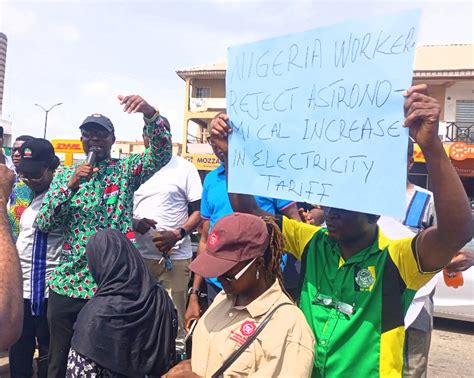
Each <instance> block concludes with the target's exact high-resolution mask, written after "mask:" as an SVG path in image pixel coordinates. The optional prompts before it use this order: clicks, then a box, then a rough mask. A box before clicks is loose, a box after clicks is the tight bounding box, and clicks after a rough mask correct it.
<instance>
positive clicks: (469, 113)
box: [456, 100, 474, 124]
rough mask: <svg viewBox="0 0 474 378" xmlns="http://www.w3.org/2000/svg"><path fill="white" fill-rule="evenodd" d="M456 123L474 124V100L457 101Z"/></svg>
mask: <svg viewBox="0 0 474 378" xmlns="http://www.w3.org/2000/svg"><path fill="white" fill-rule="evenodd" d="M456 123H470V124H472V123H474V100H457V101H456Z"/></svg>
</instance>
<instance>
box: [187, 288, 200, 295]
mask: <svg viewBox="0 0 474 378" xmlns="http://www.w3.org/2000/svg"><path fill="white" fill-rule="evenodd" d="M191 294H196V295H197V296H198V297H199V296H200V295H201V290H199V289H196V288H195V287H190V288H189V290H188V295H191Z"/></svg>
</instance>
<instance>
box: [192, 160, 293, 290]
mask: <svg viewBox="0 0 474 378" xmlns="http://www.w3.org/2000/svg"><path fill="white" fill-rule="evenodd" d="M255 200H256V202H257V204H258V206H259V207H260V208H261V209H262V210H263V211H266V212H267V213H271V214H275V213H276V211H277V210H279V211H282V210H284V209H286V208H287V207H288V206H290V205H292V204H293V203H294V202H292V201H287V200H282V199H276V198H268V197H260V196H255ZM233 212H234V210H233V209H232V206H231V204H230V201H229V196H228V194H227V179H226V176H225V168H224V164H221V165H220V166H219V167H217V168H216V169H214V170H213V171H211V172H209V173H208V174H207V176H206V178H205V179H204V184H203V188H202V198H201V217H203V218H204V219H209V222H210V227H209V231H211V230H212V227H214V224H215V223H216V222H217V221H218V220H219V219H220V218H222V217H224V216H226V215H229V214H232V213H233ZM284 257H285V259H286V256H284ZM206 281H208V282H211V283H212V284H214V285H215V286H217V287H219V288H222V287H221V285H220V284H219V282H218V281H217V279H215V278H206Z"/></svg>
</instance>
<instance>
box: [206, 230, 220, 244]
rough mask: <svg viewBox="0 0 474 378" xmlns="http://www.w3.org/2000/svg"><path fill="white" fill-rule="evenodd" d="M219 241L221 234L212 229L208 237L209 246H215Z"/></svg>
mask: <svg viewBox="0 0 474 378" xmlns="http://www.w3.org/2000/svg"><path fill="white" fill-rule="evenodd" d="M217 243H219V236H217V234H216V233H215V232H214V231H212V232H211V233H210V234H209V237H208V238H207V245H208V246H209V247H215V246H216V245H217Z"/></svg>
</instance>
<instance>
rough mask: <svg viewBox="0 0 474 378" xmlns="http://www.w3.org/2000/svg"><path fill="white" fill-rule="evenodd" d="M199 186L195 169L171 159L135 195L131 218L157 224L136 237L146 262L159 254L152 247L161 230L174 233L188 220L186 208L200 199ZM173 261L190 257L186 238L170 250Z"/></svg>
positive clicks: (178, 160) (190, 253) (180, 159)
mask: <svg viewBox="0 0 474 378" xmlns="http://www.w3.org/2000/svg"><path fill="white" fill-rule="evenodd" d="M201 194H202V184H201V179H200V177H199V173H198V171H197V169H196V167H195V166H194V165H193V164H192V163H190V162H189V161H187V160H185V159H183V158H181V157H179V156H173V157H172V158H171V160H170V162H169V163H168V164H166V165H165V166H164V167H163V168H161V169H160V170H159V171H158V172H156V173H155V174H154V175H153V176H152V177H151V178H150V179H149V180H148V181H146V182H145V183H144V184H143V185H142V186H140V188H138V190H137V191H136V192H135V197H134V201H133V217H134V218H137V219H142V218H148V219H153V220H154V221H156V222H157V224H156V230H154V229H150V231H148V232H147V233H146V234H145V235H142V234H140V233H138V232H137V233H136V243H137V247H138V250H139V251H140V253H141V254H142V256H143V257H145V258H147V259H155V260H158V259H160V258H161V253H160V251H158V249H157V248H156V247H155V245H154V243H153V241H152V240H153V238H154V236H153V235H154V234H155V233H156V231H160V230H176V229H178V228H180V227H181V226H182V225H183V224H184V223H186V221H187V220H188V204H189V203H190V202H194V201H198V200H200V199H201ZM170 256H171V258H172V259H173V260H184V259H189V258H191V257H192V249H191V239H190V237H189V236H186V237H184V238H183V239H182V240H180V241H178V242H177V243H176V245H175V246H174V247H173V249H172V250H171V255H170Z"/></svg>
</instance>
